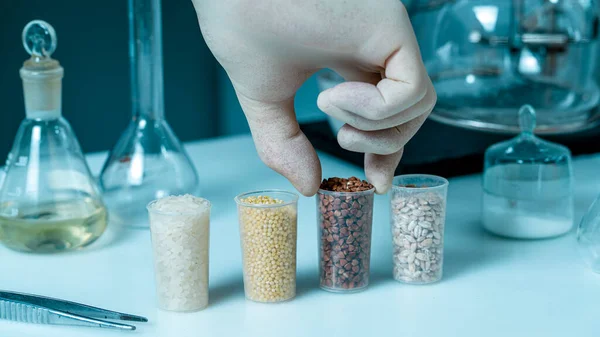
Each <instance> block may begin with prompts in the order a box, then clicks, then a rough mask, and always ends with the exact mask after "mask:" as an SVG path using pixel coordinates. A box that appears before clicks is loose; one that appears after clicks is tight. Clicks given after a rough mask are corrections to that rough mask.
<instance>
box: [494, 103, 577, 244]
mask: <svg viewBox="0 0 600 337" xmlns="http://www.w3.org/2000/svg"><path fill="white" fill-rule="evenodd" d="M519 119H520V124H521V130H522V132H521V134H520V135H519V136H517V137H516V138H513V139H511V140H509V141H506V142H502V143H499V144H496V145H493V146H491V147H490V148H489V149H488V150H487V151H486V153H485V171H484V174H483V211H482V213H483V226H484V227H485V228H486V229H487V230H488V231H490V232H492V233H494V234H497V235H501V236H506V237H511V238H519V239H542V238H549V237H555V236H558V235H561V234H564V233H566V232H568V231H569V230H571V228H572V227H573V207H574V205H573V172H572V167H571V153H570V151H569V149H567V148H566V147H564V146H562V145H558V144H554V143H550V142H547V141H544V140H542V139H540V138H538V137H536V136H535V135H534V134H533V132H534V130H535V120H536V115H535V110H534V109H533V108H532V107H531V106H524V107H522V108H521V110H520V111H519Z"/></svg>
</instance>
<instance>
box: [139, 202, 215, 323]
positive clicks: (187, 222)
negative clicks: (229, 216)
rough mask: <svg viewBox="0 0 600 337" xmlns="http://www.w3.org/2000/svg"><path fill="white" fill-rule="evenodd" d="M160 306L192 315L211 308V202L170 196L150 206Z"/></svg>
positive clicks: (149, 213) (149, 212) (149, 214)
mask: <svg viewBox="0 0 600 337" xmlns="http://www.w3.org/2000/svg"><path fill="white" fill-rule="evenodd" d="M147 209H148V217H149V220H150V233H151V234H152V251H153V256H154V273H155V277H156V295H157V298H158V307H159V308H160V309H163V310H168V311H182V312H191V311H198V310H202V309H204V308H206V307H207V306H208V266H209V233H210V209H211V204H210V202H209V201H208V200H206V199H202V198H197V197H194V196H191V195H183V196H168V197H165V198H162V199H158V200H155V201H152V202H151V203H150V204H148V207H147Z"/></svg>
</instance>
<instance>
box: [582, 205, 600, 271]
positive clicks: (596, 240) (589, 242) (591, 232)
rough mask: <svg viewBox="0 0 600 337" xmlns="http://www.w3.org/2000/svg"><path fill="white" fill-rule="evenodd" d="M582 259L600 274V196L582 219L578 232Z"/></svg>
mask: <svg viewBox="0 0 600 337" xmlns="http://www.w3.org/2000/svg"><path fill="white" fill-rule="evenodd" d="M577 243H578V247H579V252H580V253H581V257H582V258H583V260H584V261H585V262H586V263H587V265H588V266H589V267H590V268H591V269H592V270H593V271H594V272H596V273H600V196H598V198H597V199H596V201H594V203H593V204H592V205H591V206H590V209H589V210H588V212H587V213H586V214H585V215H584V216H583V218H582V219H581V223H580V224H579V228H578V230H577Z"/></svg>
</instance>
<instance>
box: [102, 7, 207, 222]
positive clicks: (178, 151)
mask: <svg viewBox="0 0 600 337" xmlns="http://www.w3.org/2000/svg"><path fill="white" fill-rule="evenodd" d="M129 13H130V15H129V26H130V29H129V32H130V37H129V39H130V43H129V51H130V62H131V86H132V95H133V97H132V108H133V118H132V120H131V123H130V124H129V126H128V127H127V129H126V130H125V132H124V133H123V134H122V136H121V138H120V139H119V141H118V142H117V144H116V145H115V147H114V149H113V150H112V152H111V154H110V156H109V158H108V160H107V161H106V163H105V164H104V167H103V168H102V173H101V175H100V187H101V188H102V190H103V192H104V198H105V200H106V203H107V206H108V208H109V210H110V212H111V221H113V222H114V223H117V224H121V225H125V226H130V227H147V226H148V223H147V221H146V220H147V218H146V212H145V207H146V205H147V204H148V203H149V202H150V201H152V200H154V199H159V198H162V197H165V196H168V195H182V194H192V195H194V194H197V193H198V192H199V191H198V175H197V173H196V170H195V168H194V166H193V164H192V162H191V160H190V159H189V157H188V155H187V153H186V152H185V150H184V148H183V146H182V145H181V143H180V141H179V140H178V139H177V136H176V135H175V133H174V132H173V130H172V129H171V127H170V126H169V124H168V123H167V121H166V120H165V117H164V104H163V69H162V35H161V21H160V0H129Z"/></svg>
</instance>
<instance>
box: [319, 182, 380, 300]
mask: <svg viewBox="0 0 600 337" xmlns="http://www.w3.org/2000/svg"><path fill="white" fill-rule="evenodd" d="M374 194H375V188H374V187H373V185H371V184H369V183H368V182H366V181H364V180H360V179H358V178H356V177H352V178H350V179H346V178H329V179H326V180H323V182H322V183H321V187H320V189H319V192H318V194H317V222H318V224H319V264H320V265H319V273H320V285H321V288H322V289H324V290H327V291H332V292H353V291H359V290H363V289H364V288H366V287H367V286H368V285H369V267H370V260H371V228H372V224H373V197H374Z"/></svg>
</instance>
